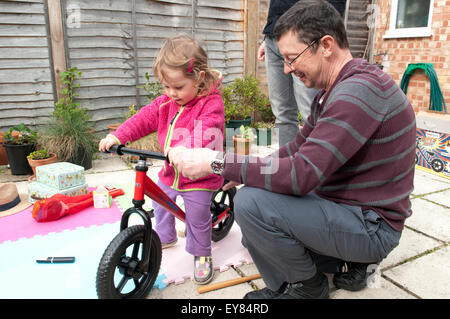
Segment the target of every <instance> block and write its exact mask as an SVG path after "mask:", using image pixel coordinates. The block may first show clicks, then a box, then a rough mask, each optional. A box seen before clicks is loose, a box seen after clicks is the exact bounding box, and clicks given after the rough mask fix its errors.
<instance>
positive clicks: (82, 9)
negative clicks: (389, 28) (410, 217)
mask: <svg viewBox="0 0 450 319" xmlns="http://www.w3.org/2000/svg"><path fill="white" fill-rule="evenodd" d="M352 1H355V0H352ZM356 2H361V0H356ZM362 2H364V1H362ZM366 2H367V1H366ZM268 4H269V0H226V1H223V0H157V1H155V0H95V1H91V0H13V1H0V131H4V130H6V129H8V128H9V127H12V126H13V125H16V124H19V123H22V122H23V123H25V124H27V125H31V126H35V127H39V126H40V125H43V124H45V123H46V122H47V121H48V119H49V117H50V116H51V113H52V111H53V108H54V104H55V101H57V99H58V98H59V96H60V92H61V89H62V86H61V85H60V84H59V82H58V79H59V75H60V73H61V72H62V71H63V70H65V69H66V68H68V67H77V68H78V69H79V70H81V71H82V72H83V74H82V79H81V80H80V81H79V82H78V83H79V84H80V88H79V89H78V90H77V93H78V97H77V101H78V102H80V103H81V105H82V107H85V108H87V109H88V110H89V114H90V115H91V117H92V121H93V122H94V124H95V130H96V132H99V133H104V131H106V126H107V125H108V124H110V123H114V122H117V121H118V120H119V119H121V118H122V117H123V115H124V114H125V112H126V111H127V110H128V107H129V106H130V105H132V104H135V105H137V106H142V105H145V104H146V103H147V101H148V100H147V98H146V96H145V92H144V91H143V90H142V89H138V88H137V87H138V86H142V85H143V84H144V83H145V78H144V75H145V73H146V72H149V74H150V75H152V70H151V69H152V64H153V61H154V58H155V56H156V54H157V52H158V50H159V48H160V47H161V44H162V42H163V41H164V39H165V38H167V37H169V36H172V35H175V34H178V33H187V34H191V35H193V36H195V37H196V38H197V39H199V40H200V41H201V43H202V44H203V46H204V47H205V48H206V50H207V52H208V55H209V58H210V64H211V65H212V67H214V68H216V69H218V70H219V71H221V72H222V74H223V75H224V84H226V83H229V82H231V81H232V80H233V79H234V78H236V77H241V76H243V75H244V74H249V73H253V74H256V75H257V77H258V78H259V79H260V80H261V82H262V85H263V86H264V85H265V84H266V79H265V68H264V63H262V62H259V61H257V59H256V50H257V48H258V42H259V41H258V40H261V39H262V34H261V32H262V29H263V27H264V25H265V20H266V16H267V10H268ZM152 80H155V79H154V78H153V77H152Z"/></svg>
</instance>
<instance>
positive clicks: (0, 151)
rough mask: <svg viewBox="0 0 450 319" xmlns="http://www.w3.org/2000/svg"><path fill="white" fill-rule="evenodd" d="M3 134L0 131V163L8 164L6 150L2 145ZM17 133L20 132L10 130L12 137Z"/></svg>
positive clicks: (15, 136)
mask: <svg viewBox="0 0 450 319" xmlns="http://www.w3.org/2000/svg"><path fill="white" fill-rule="evenodd" d="M4 134H5V133H4V132H0V165H8V155H6V150H5V148H4V147H3V142H4V141H5V140H4V139H3V135H4ZM19 134H20V133H19V132H15V131H13V132H12V136H13V137H14V138H17V137H18V136H19Z"/></svg>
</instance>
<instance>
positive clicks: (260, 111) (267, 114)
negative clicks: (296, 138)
mask: <svg viewBox="0 0 450 319" xmlns="http://www.w3.org/2000/svg"><path fill="white" fill-rule="evenodd" d="M255 118H256V119H258V121H253V122H252V124H251V127H253V128H254V129H256V145H264V146H268V145H271V144H272V129H273V128H274V126H275V115H274V114H273V112H272V108H271V106H270V103H267V104H266V105H262V104H259V105H258V107H257V108H256V116H255Z"/></svg>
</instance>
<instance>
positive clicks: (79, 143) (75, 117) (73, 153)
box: [41, 67, 96, 169]
mask: <svg viewBox="0 0 450 319" xmlns="http://www.w3.org/2000/svg"><path fill="white" fill-rule="evenodd" d="M78 78H81V71H79V70H78V69H77V68H76V67H73V68H69V69H68V70H67V71H64V72H62V73H61V81H62V82H63V83H64V84H65V85H66V88H65V89H64V90H63V91H62V95H63V97H62V98H61V99H59V100H58V102H56V103H55V110H54V111H53V117H52V119H51V121H50V123H48V125H47V126H46V127H45V128H44V130H43V133H42V137H41V139H42V145H43V147H44V148H46V149H47V151H48V152H53V153H56V154H58V159H59V160H61V161H68V162H72V163H74V164H77V165H81V166H83V167H84V168H85V169H89V168H91V167H92V156H93V154H94V152H95V149H96V142H95V140H96V138H95V135H94V130H93V128H92V124H91V123H90V122H89V119H90V116H89V114H88V112H87V109H85V108H81V107H80V104H79V103H76V102H75V101H74V98H75V96H76V94H75V89H76V88H78V87H79V84H77V83H75V80H76V79H78Z"/></svg>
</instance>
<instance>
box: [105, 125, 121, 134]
mask: <svg viewBox="0 0 450 319" xmlns="http://www.w3.org/2000/svg"><path fill="white" fill-rule="evenodd" d="M121 124H122V123H113V124H109V125H108V126H106V127H107V128H108V130H109V131H110V132H114V131H116V130H117V128H118V127H119V126H120V125H121Z"/></svg>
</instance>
